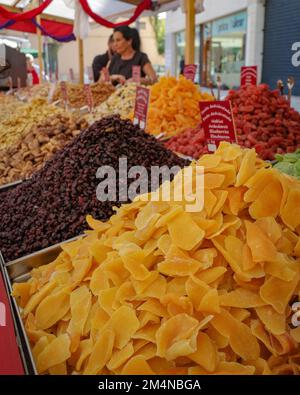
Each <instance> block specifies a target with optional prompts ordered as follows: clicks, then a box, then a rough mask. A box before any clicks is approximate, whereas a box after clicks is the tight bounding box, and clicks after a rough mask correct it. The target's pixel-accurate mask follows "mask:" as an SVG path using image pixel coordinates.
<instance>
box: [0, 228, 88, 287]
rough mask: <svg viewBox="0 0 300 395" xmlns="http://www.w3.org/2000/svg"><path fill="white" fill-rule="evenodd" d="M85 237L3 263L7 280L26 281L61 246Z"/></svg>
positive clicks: (54, 255)
mask: <svg viewBox="0 0 300 395" xmlns="http://www.w3.org/2000/svg"><path fill="white" fill-rule="evenodd" d="M85 236H86V235H85V234H83V235H79V236H75V237H72V238H71V239H68V240H66V241H62V242H61V243H58V244H54V245H53V246H50V247H47V248H44V249H43V250H39V251H36V252H33V253H32V254H29V255H25V256H24V257H21V258H18V259H15V260H13V261H10V262H5V260H4V259H3V261H4V266H5V268H6V270H7V272H8V275H9V279H10V281H11V282H22V281H27V280H28V279H29V272H30V271H31V270H32V269H33V268H35V267H39V266H41V265H47V264H48V263H50V262H52V261H53V260H54V259H55V258H56V257H57V255H58V254H59V253H60V252H61V251H62V249H61V245H62V244H65V243H69V242H70V241H74V240H78V239H79V238H81V237H85Z"/></svg>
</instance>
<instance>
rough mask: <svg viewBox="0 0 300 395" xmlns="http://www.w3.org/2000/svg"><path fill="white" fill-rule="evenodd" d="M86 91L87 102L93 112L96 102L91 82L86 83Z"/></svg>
mask: <svg viewBox="0 0 300 395" xmlns="http://www.w3.org/2000/svg"><path fill="white" fill-rule="evenodd" d="M84 93H85V98H86V104H87V106H88V108H89V112H92V110H93V107H94V102H93V94H92V90H91V86H90V84H84Z"/></svg>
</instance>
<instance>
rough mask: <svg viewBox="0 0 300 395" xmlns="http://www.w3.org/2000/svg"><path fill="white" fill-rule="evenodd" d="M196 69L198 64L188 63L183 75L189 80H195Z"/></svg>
mask: <svg viewBox="0 0 300 395" xmlns="http://www.w3.org/2000/svg"><path fill="white" fill-rule="evenodd" d="M196 71H197V65H196V64H186V65H185V66H184V69H183V75H184V76H185V78H186V79H187V80H191V81H193V82H194V79H195V75H196Z"/></svg>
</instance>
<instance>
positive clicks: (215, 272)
mask: <svg viewBox="0 0 300 395" xmlns="http://www.w3.org/2000/svg"><path fill="white" fill-rule="evenodd" d="M226 271H227V269H226V267H222V266H217V267H212V268H210V269H206V270H202V271H199V272H198V273H196V274H195V277H197V278H198V279H199V280H201V281H203V282H205V283H206V284H210V283H212V282H214V281H216V280H217V279H220V277H222V276H223V274H224V273H226Z"/></svg>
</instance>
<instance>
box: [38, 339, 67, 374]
mask: <svg viewBox="0 0 300 395" xmlns="http://www.w3.org/2000/svg"><path fill="white" fill-rule="evenodd" d="M70 345H71V341H70V338H69V336H68V335H67V334H64V335H61V336H58V337H57V338H55V339H54V340H53V341H52V342H51V343H50V344H48V345H47V346H46V347H45V348H44V350H43V351H42V352H41V353H40V354H39V355H38V358H37V363H36V367H37V370H38V372H39V373H44V372H45V371H46V370H48V369H49V368H51V367H52V366H55V365H58V364H60V363H63V362H65V361H66V360H67V359H68V358H69V357H70V355H71V352H70Z"/></svg>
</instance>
